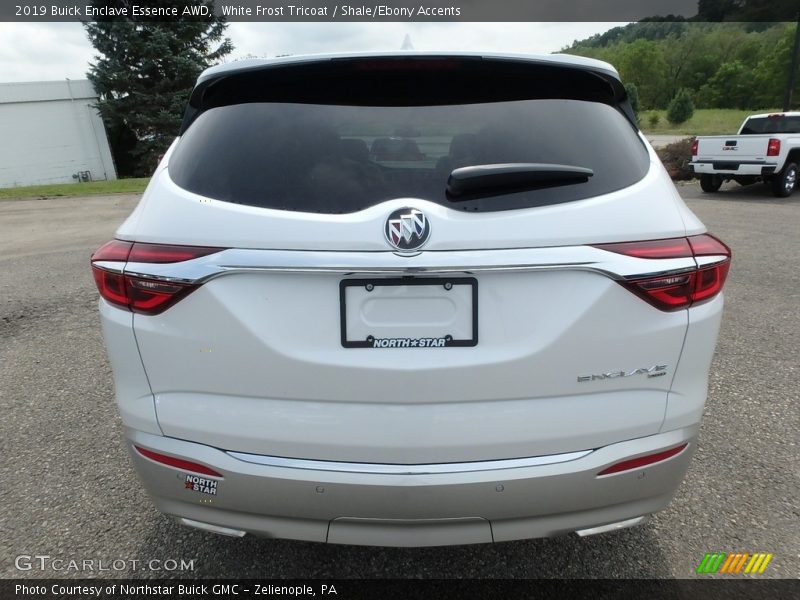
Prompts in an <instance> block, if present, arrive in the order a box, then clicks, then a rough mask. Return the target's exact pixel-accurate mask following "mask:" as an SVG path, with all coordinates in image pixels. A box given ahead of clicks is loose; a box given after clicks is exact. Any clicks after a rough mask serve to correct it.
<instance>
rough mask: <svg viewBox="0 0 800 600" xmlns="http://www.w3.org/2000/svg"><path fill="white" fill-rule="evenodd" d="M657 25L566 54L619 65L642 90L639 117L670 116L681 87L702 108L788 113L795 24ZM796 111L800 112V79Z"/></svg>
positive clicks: (603, 37) (638, 26)
mask: <svg viewBox="0 0 800 600" xmlns="http://www.w3.org/2000/svg"><path fill="white" fill-rule="evenodd" d="M670 18H671V19H672V20H669V21H667V20H663V21H660V20H650V21H642V22H639V23H632V24H630V25H626V26H624V27H615V28H613V29H611V30H609V31H607V32H605V33H602V34H598V35H594V36H592V37H590V38H587V39H585V40H580V41H576V42H574V43H573V44H572V45H570V46H569V47H567V48H564V49H563V50H562V52H564V53H568V54H577V55H580V56H588V57H592V58H599V59H600V60H605V61H608V62H610V63H611V64H613V65H614V66H615V67H616V68H617V69H618V70H619V72H620V75H621V76H622V79H623V81H624V82H625V83H633V84H635V85H636V88H637V91H638V95H639V106H640V110H648V109H663V108H666V106H667V104H668V103H669V101H670V100H671V99H672V98H673V97H674V96H675V94H676V93H677V92H678V90H680V89H681V88H686V89H687V90H689V92H690V93H691V96H692V99H693V100H694V103H695V105H696V106H697V107H699V108H731V109H741V110H750V109H756V108H760V107H765V106H781V105H782V104H783V97H784V94H785V86H786V81H787V76H788V72H789V65H790V61H791V53H792V48H793V43H794V31H795V27H796V25H795V24H794V23H696V22H689V21H685V20H674V19H675V18H674V17H670ZM798 80H799V81H798V84H797V85H796V86H795V91H794V101H793V106H794V107H797V106H800V77H799V78H798Z"/></svg>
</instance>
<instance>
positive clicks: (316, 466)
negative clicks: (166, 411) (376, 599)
mask: <svg viewBox="0 0 800 600" xmlns="http://www.w3.org/2000/svg"><path fill="white" fill-rule="evenodd" d="M592 452H594V450H581V451H579V452H567V453H565V454H550V455H546V456H533V457H530V458H511V459H505V460H487V461H480V462H463V463H440V464H422V465H395V464H378V463H355V462H334V461H327V460H308V459H301V458H284V457H281V456H263V455H260V454H247V453H245V452H227V454H228V455H229V456H231V457H233V458H235V459H238V460H241V461H243V462H248V463H253V464H257V465H264V466H268V467H280V468H285V469H304V470H307V471H336V472H340V473H368V474H372V475H434V474H442V473H471V472H478V471H500V470H504V469H522V468H525V467H538V466H543V465H554V464H559V463H565V462H569V461H572V460H577V459H579V458H583V457H584V456H588V455H589V454H591V453H592Z"/></svg>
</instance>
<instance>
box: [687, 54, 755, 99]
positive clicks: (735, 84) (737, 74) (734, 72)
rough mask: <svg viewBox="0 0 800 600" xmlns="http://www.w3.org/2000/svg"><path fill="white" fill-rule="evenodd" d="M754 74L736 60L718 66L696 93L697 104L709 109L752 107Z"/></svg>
mask: <svg viewBox="0 0 800 600" xmlns="http://www.w3.org/2000/svg"><path fill="white" fill-rule="evenodd" d="M754 83H755V73H754V72H753V69H751V68H749V67H747V66H745V65H744V64H742V63H741V62H739V61H738V60H735V61H733V62H726V63H723V64H721V65H720V67H719V69H717V72H716V73H714V76H713V77H712V78H711V79H709V80H708V83H707V84H705V85H703V86H702V87H701V88H700V90H699V91H698V103H699V104H701V105H702V106H708V107H711V108H739V109H747V108H751V107H753V97H754V95H755V93H756V89H755V86H754Z"/></svg>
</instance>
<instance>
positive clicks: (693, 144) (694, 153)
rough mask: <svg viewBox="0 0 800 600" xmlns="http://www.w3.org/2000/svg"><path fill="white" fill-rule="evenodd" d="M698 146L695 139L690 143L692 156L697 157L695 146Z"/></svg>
mask: <svg viewBox="0 0 800 600" xmlns="http://www.w3.org/2000/svg"><path fill="white" fill-rule="evenodd" d="M698 145H699V142H698V141H697V138H695V140H694V141H693V142H692V156H697V146H698Z"/></svg>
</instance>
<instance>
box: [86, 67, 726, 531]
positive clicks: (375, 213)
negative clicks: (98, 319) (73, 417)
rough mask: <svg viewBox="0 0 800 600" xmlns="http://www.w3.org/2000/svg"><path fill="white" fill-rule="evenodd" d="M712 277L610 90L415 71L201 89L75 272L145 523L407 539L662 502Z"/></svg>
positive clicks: (714, 304)
mask: <svg viewBox="0 0 800 600" xmlns="http://www.w3.org/2000/svg"><path fill="white" fill-rule="evenodd" d="M729 263H730V251H729V249H728V248H727V247H726V246H725V245H724V244H722V243H721V242H720V241H719V240H717V239H716V238H714V237H713V236H711V235H709V234H707V233H706V230H705V228H704V226H703V225H702V224H701V223H700V222H699V221H698V220H697V218H696V217H695V216H694V215H693V214H692V213H691V212H690V211H689V210H688V209H687V208H686V206H685V205H684V204H683V202H682V200H681V199H680V197H679V196H678V194H677V192H676V190H675V188H674V186H673V185H672V183H671V181H670V180H669V178H668V176H667V175H666V173H665V171H664V169H663V168H662V167H661V165H660V163H659V161H658V158H657V157H656V155H655V154H654V152H653V151H652V149H651V148H650V146H649V145H648V144H647V142H646V141H645V140H644V138H643V137H642V136H641V134H640V133H639V132H638V130H637V127H636V125H635V122H634V119H633V116H632V112H631V110H630V105H629V103H628V101H627V99H626V97H625V93H624V88H623V87H622V85H621V83H620V82H619V79H618V75H617V74H616V72H615V71H614V70H613V68H612V67H610V66H609V65H607V64H605V63H600V62H597V61H590V60H587V59H579V58H575V57H559V56H548V57H514V56H486V55H482V56H478V55H429V54H414V53H410V54H408V53H405V54H403V55H396V56H395V55H372V56H360V55H358V56H333V57H332V56H322V57H300V58H289V59H282V60H273V61H242V62H241V63H235V64H233V65H226V66H222V67H216V68H212V69H210V70H208V71H206V72H205V73H204V74H203V75H202V76H201V77H200V79H199V80H198V84H197V86H196V87H195V90H194V91H193V93H192V96H191V100H190V103H189V107H188V109H187V112H186V116H185V118H184V122H183V126H182V131H181V135H180V137H179V138H178V139H177V140H176V142H175V144H173V146H172V148H170V150H169V152H168V153H167V154H166V155H165V157H164V159H163V161H162V163H161V165H160V166H159V168H158V170H157V171H156V173H155V174H154V176H153V179H152V181H151V183H150V185H149V187H148V189H147V191H146V192H145V195H144V197H143V198H142V201H141V202H140V204H139V206H138V207H137V209H136V210H135V211H134V213H133V214H132V215H131V216H130V218H129V219H128V220H127V221H126V222H125V223H124V224H123V225H122V226H121V227H120V229H119V230H118V232H117V235H116V239H115V240H114V241H112V242H109V243H108V244H106V245H105V246H103V247H101V248H100V249H99V250H98V251H97V252H96V253H95V254H94V256H93V257H92V267H93V272H94V275H95V279H96V281H97V284H98V288H99V290H100V293H101V300H100V313H101V316H102V322H103V329H104V334H105V339H106V343H107V346H108V351H109V357H110V360H111V363H112V367H113V370H114V376H115V384H116V393H117V401H118V404H119V407H120V411H121V414H122V418H123V422H124V424H125V427H126V436H127V439H128V441H129V444H130V449H131V454H132V456H133V460H134V463H135V465H136V468H137V470H138V472H139V475H140V477H141V479H142V481H143V482H144V484H145V486H146V487H147V489H148V491H149V493H150V495H151V497H152V498H153V501H154V502H155V504H156V506H157V507H158V508H159V509H160V510H161V511H163V512H164V513H166V514H169V515H172V516H175V517H177V518H179V519H180V520H181V521H182V522H184V523H185V524H188V525H193V526H195V527H199V528H202V529H206V530H210V531H216V532H218V533H226V534H230V535H244V534H245V533H253V534H257V535H263V536H271V537H284V538H293V539H302V540H314V541H322V542H324V541H328V542H333V543H351V544H374V545H415V546H419V545H439V544H459V543H477V542H490V541H503V540H512V539H521V538H529V537H540V536H552V535H558V534H562V533H566V532H573V531H577V532H579V533H581V534H587V533H594V532H600V531H607V530H610V529H614V528H617V527H622V526H626V525H630V524H635V523H637V522H639V521H641V520H642V518H643V517H644V516H646V515H648V514H651V513H653V512H656V511H658V510H661V509H663V508H664V507H665V506H666V505H667V504H668V502H669V500H670V498H671V497H672V495H673V494H674V492H675V490H676V489H677V486H678V485H679V483H680V481H681V480H682V478H683V475H684V473H685V471H686V468H687V466H688V463H689V460H690V457H691V455H692V452H693V450H694V446H695V443H696V442H695V441H696V436H697V429H698V423H699V421H700V418H701V415H702V411H703V405H704V402H705V397H706V388H707V377H708V371H709V367H710V363H711V358H712V354H713V350H714V345H715V343H716V337H717V331H718V328H719V323H720V317H721V312H722V295H721V293H720V291H721V288H722V286H723V283H724V281H725V277H726V275H727V271H728V266H729Z"/></svg>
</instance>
